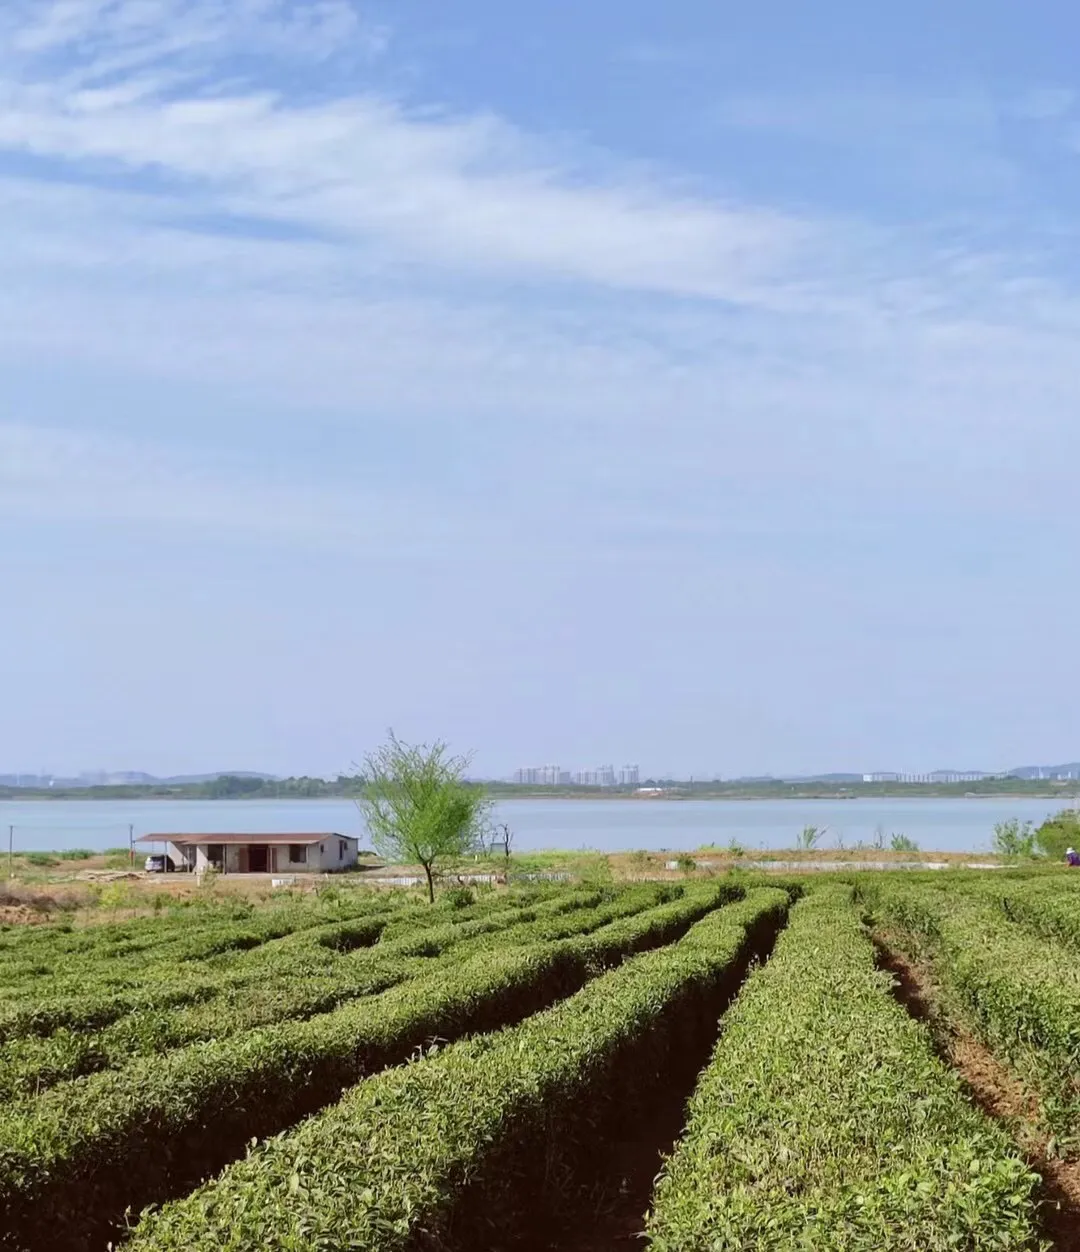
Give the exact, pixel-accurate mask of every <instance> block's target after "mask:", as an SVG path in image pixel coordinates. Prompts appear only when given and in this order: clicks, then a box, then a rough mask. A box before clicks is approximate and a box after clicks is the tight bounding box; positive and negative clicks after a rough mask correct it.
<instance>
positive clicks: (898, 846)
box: [889, 835, 919, 852]
mask: <svg viewBox="0 0 1080 1252" xmlns="http://www.w3.org/2000/svg"><path fill="white" fill-rule="evenodd" d="M889 848H890V849H891V850H892V851H893V852H918V850H919V845H918V844H917V843H916V842H915V840H914V839H911V838H909V837H908V836H907V835H893V837H892V838H891V839H890V840H889Z"/></svg>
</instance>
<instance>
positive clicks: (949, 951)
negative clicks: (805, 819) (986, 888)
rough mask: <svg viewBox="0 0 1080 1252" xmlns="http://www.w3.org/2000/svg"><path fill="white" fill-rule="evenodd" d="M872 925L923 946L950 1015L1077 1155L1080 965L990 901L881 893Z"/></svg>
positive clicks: (902, 888) (886, 888)
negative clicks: (998, 1061) (1033, 1095)
mask: <svg viewBox="0 0 1080 1252" xmlns="http://www.w3.org/2000/svg"><path fill="white" fill-rule="evenodd" d="M869 903H870V906H871V908H872V909H873V911H874V915H875V917H878V918H879V919H881V920H882V921H883V922H885V923H886V924H887V925H889V926H891V927H893V928H895V929H897V930H898V931H899V932H900V933H901V936H903V935H906V936H907V938H908V942H909V944H910V945H913V946H915V947H919V946H921V948H922V950H923V952H924V954H925V955H927V956H928V957H929V958H930V960H931V961H932V963H933V967H934V969H935V971H936V973H937V976H938V978H939V980H940V982H941V984H942V986H943V988H944V991H945V994H946V998H947V1002H948V1007H949V1009H950V1010H951V1011H952V1012H953V1013H955V1014H956V1015H957V1016H959V1017H960V1018H961V1019H962V1020H964V1021H966V1022H967V1023H968V1024H969V1025H970V1026H972V1027H973V1028H974V1030H975V1032H976V1033H977V1034H978V1035H979V1036H980V1037H981V1038H982V1039H983V1040H984V1042H985V1043H986V1044H987V1045H988V1046H989V1047H990V1048H991V1049H992V1050H993V1051H994V1052H995V1053H997V1054H998V1056H1000V1057H1001V1058H1002V1059H1003V1060H1005V1061H1006V1062H1007V1063H1009V1064H1011V1065H1012V1066H1013V1067H1014V1068H1015V1069H1016V1070H1017V1071H1018V1072H1019V1074H1020V1075H1021V1076H1022V1077H1023V1078H1025V1079H1026V1080H1027V1081H1029V1082H1030V1083H1032V1084H1033V1085H1034V1086H1035V1087H1036V1088H1037V1090H1038V1091H1039V1093H1040V1095H1041V1097H1042V1100H1041V1113H1042V1116H1043V1118H1044V1120H1045V1122H1046V1126H1047V1128H1048V1129H1049V1130H1050V1132H1051V1133H1052V1134H1053V1135H1054V1137H1055V1140H1056V1145H1057V1147H1058V1149H1059V1150H1060V1151H1062V1152H1065V1153H1066V1154H1069V1155H1076V1154H1080V1083H1078V1081H1077V1072H1078V1070H1080V966H1078V962H1077V959H1076V953H1075V952H1074V951H1071V950H1070V949H1069V948H1067V947H1066V946H1064V945H1063V944H1061V943H1058V942H1056V941H1055V940H1054V939H1044V938H1036V937H1035V936H1033V935H1032V934H1031V933H1029V932H1028V931H1027V930H1026V929H1025V928H1024V927H1022V926H1020V925H1017V924H1016V923H1014V922H1012V921H1010V920H1009V919H1008V918H1007V917H1006V916H1005V915H1004V914H1003V912H1002V910H1001V908H1000V907H998V906H997V905H996V904H995V902H994V901H993V900H991V899H989V898H979V897H978V896H972V895H969V894H968V893H966V892H945V891H942V890H940V889H938V890H935V889H934V888H932V887H928V886H917V885H913V884H910V885H909V884H888V885H882V886H879V887H878V888H877V889H876V890H875V891H874V892H873V893H872V896H871V899H870V901H869Z"/></svg>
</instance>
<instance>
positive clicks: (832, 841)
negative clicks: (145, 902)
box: [0, 797, 1065, 852]
mask: <svg viewBox="0 0 1080 1252" xmlns="http://www.w3.org/2000/svg"><path fill="white" fill-rule="evenodd" d="M1064 803H1065V802H1064V800H1062V801H1054V800H1049V799H1044V800H1032V799H1027V798H1025V799H1018V800H1009V799H999V798H996V797H994V798H979V799H970V800H908V799H903V800H688V801H662V800H507V801H504V802H503V803H501V804H499V805H498V806H497V807H496V811H495V817H496V820H497V821H505V822H508V823H509V824H510V827H511V828H512V830H513V831H514V835H515V838H514V847H515V848H516V849H517V850H518V851H519V852H531V851H538V850H541V849H548V848H562V849H571V850H573V849H579V848H589V849H596V850H598V851H602V852H616V851H622V850H629V849H634V848H643V849H646V850H649V851H659V850H667V849H670V850H672V851H681V850H685V849H692V848H697V847H700V846H701V845H702V844H706V843H719V844H728V843H731V842H732V841H733V840H734V841H736V842H738V843H740V844H742V845H743V847H745V848H746V849H747V850H748V851H757V850H766V849H777V848H791V847H793V846H794V845H795V841H796V838H797V837H798V834H799V832H800V831H801V830H802V828H803V827H804V826H807V825H814V826H823V827H826V828H827V830H826V834H825V836H824V838H823V839H822V840H821V843H820V844H819V846H820V847H822V848H835V847H839V846H840V844H841V842H842V843H843V844H844V846H846V847H849V848H850V847H853V846H854V845H855V844H856V843H858V841H859V840H860V839H861V840H863V842H865V843H870V842H872V841H873V838H874V834H875V831H877V830H878V829H879V828H880V829H881V830H882V831H883V832H884V835H885V840H886V844H887V843H888V839H889V836H890V835H892V834H894V833H896V834H905V835H907V836H908V837H909V838H911V839H914V840H915V842H916V843H917V844H918V845H919V847H920V848H921V849H922V850H923V851H927V852H929V851H933V852H979V851H987V850H989V848H990V844H991V840H992V838H993V833H994V823H995V822H999V821H1003V820H1005V819H1007V818H1010V817H1017V818H1020V819H1021V820H1022V821H1027V820H1030V821H1033V822H1036V823H1038V822H1040V821H1042V819H1043V818H1044V817H1046V816H1047V815H1048V814H1050V813H1053V812H1055V811H1057V810H1058V809H1060V808H1061V807H1063V804H1064ZM9 826H13V827H14V836H15V848H16V850H21V851H35V850H37V851H44V850H57V851H59V850H62V849H65V848H90V849H93V850H95V851H99V850H102V849H104V848H110V847H126V846H127V841H128V828H129V826H131V827H134V832H135V836H136V838H137V837H138V836H140V835H146V834H151V833H155V834H156V833H166V832H172V833H180V832H187V833H191V834H199V833H204V832H205V833H214V832H226V831H242V832H248V831H252V832H264V833H268V834H269V833H287V832H289V831H324V830H326V831H329V830H334V831H340V832H341V833H342V834H351V835H360V836H363V835H364V830H363V823H362V821H361V819H360V815H359V812H358V811H357V808H356V806H355V805H354V804H353V803H352V802H351V801H347V800H311V801H304V800H286V801H281V800H251V801H243V800H231V801H210V800H180V801H173V800H145V801H143V800H123V801H105V800H101V801H89V802H82V801H73V800H52V801H48V800H27V801H0V851H6V849H7V836H8V828H9Z"/></svg>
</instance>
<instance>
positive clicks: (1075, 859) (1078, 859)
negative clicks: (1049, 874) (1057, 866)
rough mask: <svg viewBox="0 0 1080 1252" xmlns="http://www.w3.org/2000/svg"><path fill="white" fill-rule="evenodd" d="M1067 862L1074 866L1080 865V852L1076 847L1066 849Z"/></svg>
mask: <svg viewBox="0 0 1080 1252" xmlns="http://www.w3.org/2000/svg"><path fill="white" fill-rule="evenodd" d="M1065 863H1066V864H1067V865H1070V866H1072V867H1073V868H1076V867H1080V852H1077V850H1076V849H1075V848H1066V849H1065Z"/></svg>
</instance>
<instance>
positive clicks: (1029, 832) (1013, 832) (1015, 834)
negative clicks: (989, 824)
mask: <svg viewBox="0 0 1080 1252" xmlns="http://www.w3.org/2000/svg"><path fill="white" fill-rule="evenodd" d="M994 851H995V852H996V853H997V854H998V856H1005V857H1008V858H1009V859H1010V860H1022V861H1030V860H1031V859H1032V858H1033V857H1034V856H1035V828H1034V827H1033V826H1032V824H1031V822H1021V821H1020V819H1019V818H1018V817H1010V818H1009V820H1008V821H1007V822H996V823H995V824H994ZM1061 851H1062V855H1064V853H1065V847H1064V846H1063V847H1062V849H1061Z"/></svg>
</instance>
